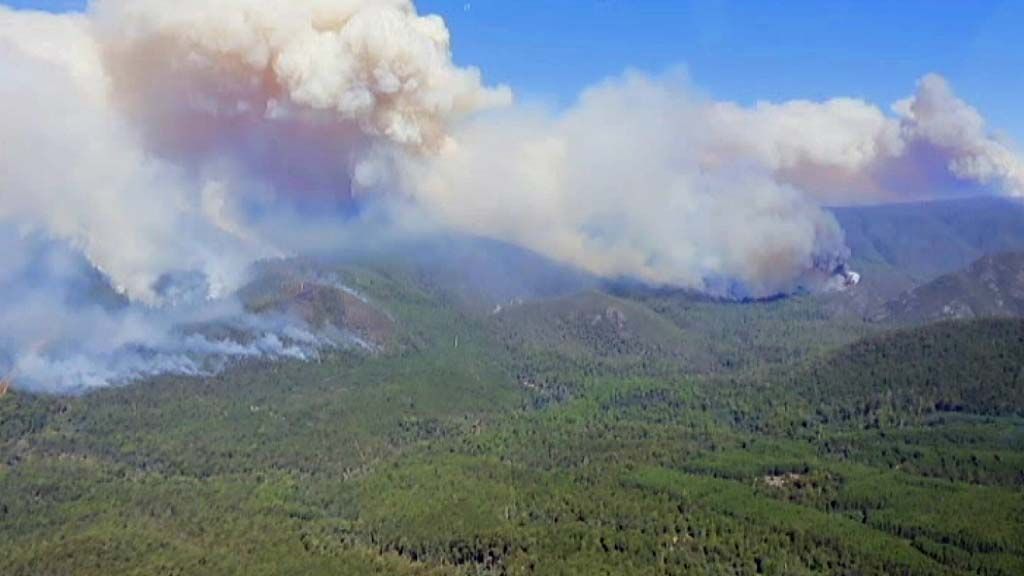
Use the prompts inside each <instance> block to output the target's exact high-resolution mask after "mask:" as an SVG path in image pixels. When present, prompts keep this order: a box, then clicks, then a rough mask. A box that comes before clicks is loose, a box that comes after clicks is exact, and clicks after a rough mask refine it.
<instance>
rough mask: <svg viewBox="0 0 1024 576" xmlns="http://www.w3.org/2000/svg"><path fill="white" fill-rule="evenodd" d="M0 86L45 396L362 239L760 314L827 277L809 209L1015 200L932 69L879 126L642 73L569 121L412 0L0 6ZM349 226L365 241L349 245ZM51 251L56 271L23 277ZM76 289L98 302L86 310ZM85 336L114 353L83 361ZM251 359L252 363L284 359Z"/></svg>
mask: <svg viewBox="0 0 1024 576" xmlns="http://www.w3.org/2000/svg"><path fill="white" fill-rule="evenodd" d="M0 78H2V80H3V81H2V82H0V103H2V104H3V106H2V108H0V141H3V142H4V143H5V150H4V154H3V155H0V227H2V228H3V231H4V232H3V233H4V235H5V236H4V239H3V243H4V246H3V247H4V252H5V254H11V256H10V258H11V259H12V260H13V261H15V262H21V263H22V264H19V265H14V266H10V267H9V269H8V270H7V271H6V272H5V276H3V280H2V282H0V289H2V290H3V292H2V294H3V296H4V298H3V299H2V302H0V318H3V319H10V321H11V322H14V321H15V320H16V321H17V322H19V323H21V325H23V326H32V325H34V324H38V325H40V326H42V325H44V324H45V325H47V326H49V327H50V328H48V329H47V330H45V331H32V330H28V331H26V330H22V329H20V328H19V329H18V330H9V331H8V332H7V333H5V334H4V335H2V337H0V369H2V368H3V367H4V366H5V365H11V366H17V367H18V372H19V378H21V380H22V381H24V382H29V383H32V384H33V385H36V386H45V387H49V388H51V389H58V388H64V387H69V386H74V385H76V384H77V385H79V386H81V385H96V384H101V383H105V382H110V381H116V380H119V379H121V378H124V377H134V376H137V375H142V374H147V373H151V372H153V371H162V370H165V369H167V368H166V366H168V365H172V364H173V365H175V366H178V368H177V370H178V371H183V372H188V371H189V369H188V368H187V363H182V362H179V363H178V364H174V363H173V362H172V361H171V359H173V358H177V359H178V360H181V358H183V357H187V359H188V360H189V361H191V362H199V363H200V364H202V363H203V362H204V361H205V360H203V358H204V356H203V355H202V353H201V352H200V351H198V350H200V349H202V346H198V345H195V343H196V341H195V339H194V335H193V336H192V337H191V338H192V340H189V338H190V337H189V336H187V334H186V333H185V332H184V331H183V330H181V329H180V326H181V325H182V324H183V323H190V322H194V321H195V317H196V315H199V316H204V315H210V314H212V312H210V309H211V307H214V308H216V307H218V306H222V304H221V303H220V302H221V301H230V295H231V294H232V293H233V291H234V290H236V289H237V288H238V287H239V285H240V284H241V282H242V281H243V279H244V277H245V271H246V269H247V268H248V266H249V265H250V264H251V263H252V262H253V261H255V260H257V259H261V258H272V257H279V256H286V255H290V254H294V253H297V252H301V251H304V250H318V251H325V250H326V251H329V250H331V249H333V248H335V247H336V243H338V242H341V241H344V242H352V241H356V240H357V241H359V242H369V243H373V242H374V238H375V237H376V234H380V235H381V237H383V236H384V235H387V236H388V237H394V236H395V235H401V234H403V233H408V232H409V231H410V230H420V229H424V228H426V229H430V228H436V227H440V228H442V229H447V230H451V231H455V232H469V233H473V234H478V235H482V236H486V237H490V238H495V239H499V240H504V241H508V242H512V243H515V244H519V245H522V246H525V247H528V248H531V249H533V250H536V251H538V252H540V253H542V254H545V255H548V256H550V257H553V258H555V259H557V260H560V261H564V262H567V263H571V264H575V265H577V266H580V267H582V268H585V269H587V270H589V271H591V272H596V273H598V274H602V275H607V276H620V275H622V276H631V277H636V278H640V279H643V280H647V281H651V282H659V283H669V284H674V285H680V286H687V287H693V288H698V289H703V290H707V291H710V292H715V293H720V294H729V295H737V296H765V295H770V294H775V293H779V292H787V291H791V290H794V289H799V288H805V289H812V290H813V289H819V288H822V287H825V286H828V285H830V283H831V281H832V278H831V277H832V276H833V275H834V274H835V273H836V272H837V271H841V270H842V264H843V262H844V261H845V259H846V257H847V256H848V255H847V250H846V248H845V245H844V241H843V234H842V230H841V229H840V228H839V226H838V225H837V224H836V222H835V220H834V219H833V218H832V216H831V215H830V214H829V213H828V212H827V211H826V210H823V209H822V208H821V207H820V206H822V205H828V204H850V203H864V202H880V201H891V200H898V199H914V198H926V197H935V196H941V195H956V194H965V193H977V192H978V191H979V190H987V191H991V192H994V193H1000V194H1007V195H1016V196H1024V164H1022V161H1021V158H1020V156H1019V155H1017V154H1016V153H1015V152H1014V150H1013V149H1012V148H1011V147H1010V146H1009V145H1008V144H1006V143H1004V142H1001V141H999V140H998V139H996V138H994V137H993V136H992V135H991V134H990V132H989V130H988V129H987V128H986V126H985V123H984V120H983V118H982V117H981V116H980V115H979V114H978V112H977V111H975V110H974V109H973V108H971V107H970V106H969V105H967V104H966V103H964V102H962V101H961V100H959V99H958V98H957V97H956V96H955V95H954V94H953V93H952V91H951V90H950V88H949V86H948V85H947V84H946V82H945V81H944V80H943V79H942V78H940V77H938V76H927V77H925V78H923V79H922V80H921V81H920V83H919V85H918V88H917V92H916V93H915V94H914V95H913V96H911V97H910V98H908V99H907V100H904V101H901V102H899V103H897V104H896V105H894V107H893V110H892V111H891V112H886V111H884V110H882V109H880V108H878V107H877V106H875V105H873V104H870V103H867V102H864V101H860V100H853V99H844V98H838V99H834V100H829V101H826V102H807V101H793V102H785V103H758V104H756V105H754V106H749V107H748V106H741V105H738V104H734V103H728V102H716V101H714V100H712V99H710V98H708V97H705V96H703V95H701V94H700V93H699V91H697V90H695V89H694V88H692V87H691V86H689V84H688V83H687V81H686V80H685V79H684V78H681V77H677V76H667V77H657V78H652V77H648V76H644V75H641V74H627V75H625V76H623V77H621V78H615V79H611V80H608V81H606V82H604V83H602V84H600V85H598V86H595V87H593V88H591V89H589V90H587V91H586V92H585V93H584V94H583V95H582V96H581V98H580V100H579V101H578V102H577V103H576V104H575V105H573V106H571V107H569V108H568V109H566V110H561V111H548V110H544V109H539V108H531V107H529V106H523V105H520V106H513V105H512V103H511V100H512V98H511V93H510V91H509V90H508V89H507V88H504V87H499V88H488V87H486V86H484V84H483V83H482V81H481V78H480V74H479V72H478V71H476V70H475V69H469V68H460V67H457V66H455V65H454V64H453V63H452V59H451V53H450V39H449V35H448V31H447V29H446V27H445V24H444V22H443V21H441V20H440V19H439V18H437V17H432V16H422V15H419V14H418V13H417V11H416V9H415V7H414V5H413V4H412V2H411V1H410V0H312V1H307V2H292V1H289V0H180V1H176V2H166V1H165V0H98V1H96V2H95V3H94V4H93V5H92V6H91V7H90V10H89V12H88V13H87V14H86V15H73V16H69V15H61V16H56V15H49V14H41V13H30V12H17V11H12V10H10V9H7V8H3V7H0ZM368 214H372V215H374V216H373V217H374V218H380V215H381V214H383V215H384V217H383V218H382V220H384V221H385V222H386V223H387V227H386V228H382V227H380V226H373V227H367V226H365V225H364V226H362V227H360V228H359V233H346V232H345V230H346V229H347V228H352V227H354V226H355V224H354V222H356V221H364V222H365V220H366V218H367V217H368V216H367V215H368ZM368 229H373V230H375V233H374V234H371V235H367V234H365V231H366V230H368ZM57 253H59V254H62V255H63V256H62V257H61V258H60V259H59V260H60V261H62V262H63V261H69V262H75V263H76V264H75V266H74V267H73V271H74V273H73V274H72V273H65V272H66V271H65V272H60V273H57V272H53V271H49V272H46V273H45V274H43V273H41V272H39V270H41V268H39V266H42V265H41V264H39V263H38V262H39V261H46V262H50V261H51V260H52V254H57ZM62 269H63V268H62ZM83 283H84V284H83ZM93 284H96V285H98V286H104V287H105V288H104V290H106V291H107V292H106V293H107V296H108V297H109V296H110V294H113V295H115V296H116V298H114V300H116V302H113V303H107V304H104V305H100V304H97V303H95V302H91V301H90V300H88V298H86V299H84V300H83V296H82V286H83V285H88V286H92V285H93ZM111 288H112V290H111ZM183 290H184V292H185V293H186V294H187V295H188V297H187V298H185V299H184V303H183V301H182V298H180V295H181V293H182V291H183ZM99 292H103V290H100V291H99ZM44 310H48V312H46V313H45V314H44V312H43V311H44ZM222 312H224V310H218V311H217V314H218V315H219V317H232V318H235V319H236V321H249V320H245V319H239V318H241V317H239V316H238V315H237V314H231V313H225V314H221V313H222ZM15 315H16V316H15ZM55 319H56V320H60V321H56V320H55ZM280 329H283V328H282V327H281V326H277V327H275V329H274V330H269V329H268V330H265V331H263V332H264V333H265V335H267V337H268V338H270V337H271V336H273V337H274V338H279V340H280V338H281V335H280V334H279V332H280ZM98 330H103V331H104V332H106V333H114V334H118V335H119V337H118V338H113V339H109V342H108V343H106V344H104V346H103V347H101V348H96V347H95V345H94V344H92V343H90V342H89V339H90V338H89V335H90V334H93V333H96V331H98ZM259 331H260V330H257V332H259ZM301 339H302V338H292V341H298V340H301ZM189 342H192V344H189ZM280 342H284V340H280ZM236 344H238V343H237V342H236ZM264 344H265V345H264V346H262V347H260V346H257V347H255V348H251V351H252V353H253V354H262V353H268V354H278V355H288V354H287V345H286V344H282V348H281V349H280V350H278V351H276V352H270V350H271V349H273V348H274V346H273V345H272V342H269V341H268V342H265V343H264ZM189 346H191V348H189ZM222 348H223V346H222ZM229 348H230V346H229ZM140 350H144V351H145V354H141V353H138V352H139V351H140ZM182 350H185V351H186V352H187V354H186V355H185V356H180V355H179V356H175V355H174V354H176V353H177V352H180V351H182ZM128 352H133V353H134V355H132V354H129V353H128ZM221 352H223V350H222V351H221ZM210 357H213V355H211V356H210ZM126 358H127V359H126Z"/></svg>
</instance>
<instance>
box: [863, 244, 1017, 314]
mask: <svg viewBox="0 0 1024 576" xmlns="http://www.w3.org/2000/svg"><path fill="white" fill-rule="evenodd" d="M1022 316H1024V252H1008V253H1001V254H995V255H990V256H985V257H983V258H981V259H979V260H977V261H975V262H974V263H972V264H971V265H970V266H968V267H967V268H965V269H964V270H961V271H959V272H954V273H952V274H947V275H944V276H940V277H939V278H937V279H935V280H932V281H931V282H928V283H927V284H924V285H923V286H919V287H917V288H914V289H913V290H910V291H908V292H905V293H904V294H903V295H901V296H900V297H899V298H897V299H895V300H893V301H891V302H889V303H888V304H886V305H885V307H884V308H883V309H882V310H881V311H880V312H879V317H880V318H882V319H891V320H894V321H896V322H898V323H902V324H908V323H915V324H920V323H926V322H934V321H937V320H948V319H965V318H984V317H1022Z"/></svg>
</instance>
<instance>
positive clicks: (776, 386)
mask: <svg viewBox="0 0 1024 576" xmlns="http://www.w3.org/2000/svg"><path fill="white" fill-rule="evenodd" d="M319 273H323V274H327V273H329V274H330V275H331V277H332V278H336V279H337V280H338V282H339V283H340V284H341V285H344V286H345V287H347V289H348V290H350V291H351V293H356V294H358V295H359V296H360V298H362V299H361V300H358V301H353V300H351V298H352V294H351V293H350V292H346V291H339V290H329V289H312V292H308V290H311V289H310V288H308V287H307V286H305V285H304V284H303V280H301V279H300V280H299V283H300V286H299V289H298V290H295V289H294V288H295V287H294V286H293V281H294V280H295V278H297V277H301V274H299V273H298V272H296V269H294V268H292V269H289V270H288V274H286V275H285V276H284V277H283V278H284V279H281V278H280V277H279V282H278V283H277V284H276V286H277V288H273V286H275V285H274V284H273V283H271V284H268V285H264V286H263V288H264V290H263V291H256V292H253V293H252V294H250V296H251V302H253V305H254V306H255V305H257V304H259V303H262V304H260V305H262V306H271V307H282V306H283V307H297V308H296V309H297V310H298V311H299V312H301V313H305V314H308V315H310V318H311V319H324V320H325V321H327V320H330V319H331V318H334V319H335V321H355V324H354V326H355V329H357V330H363V331H367V330H371V329H373V330H372V333H373V335H374V338H376V339H377V340H375V341H377V342H379V343H380V347H379V348H378V349H376V350H375V351H372V352H366V351H364V350H359V349H339V350H337V351H335V352H332V353H325V354H323V355H322V357H321V358H320V360H319V361H316V362H297V361H296V362H278V363H264V362H246V363H240V364H238V365H236V366H234V367H233V368H231V369H229V370H227V371H225V372H224V373H222V374H220V375H218V376H215V377H208V378H181V377H161V378H156V379H152V380H150V381H147V382H141V383H137V384H134V385H130V386H126V387H122V388H116V389H109V390H105V391H102V392H97V393H93V394H88V395H85V396H81V397H48V396H33V395H28V394H25V393H22V392H17V391H15V392H11V393H8V394H7V395H5V396H3V397H0V536H2V539H0V573H3V574H5V575H7V574H10V575H32V576H37V575H42V574H71V573H73V574H81V575H90V574H96V575H104V576H105V575H109V574H211V575H222V574H280V573H302V574H353V575H357V574H358V575H362V574H461V575H469V574H494V575H497V574H587V575H592V574H616V575H617V574H638V575H639V574H645V575H646V574H686V573H708V574H822V573H826V574H1007V575H1011V574H1020V573H1022V572H1024V523H1022V522H1021V518H1024V492H1022V490H1024V396H1022V393H1021V391H1022V390H1024V380H1022V379H1024V373H1022V368H1021V367H1022V366H1024V322H1021V321H1016V320H976V321H953V322H947V323H942V324H937V325H932V326H926V327H922V328H911V329H904V330H900V331H890V328H889V327H888V325H887V324H879V323H873V322H868V321H862V320H857V319H850V318H846V319H837V318H835V317H834V316H833V315H832V314H831V313H830V311H829V307H828V305H827V303H823V302H822V301H821V300H820V299H818V298H815V297H810V296H808V297H801V298H794V299H788V300H778V301H774V302H752V303H734V302H724V301H717V300H713V299H707V298H702V297H697V296H695V295H693V294H688V293H679V292H671V291H669V292H666V291H642V290H636V291H632V292H630V291H628V290H627V291H623V290H618V291H616V293H615V295H610V294H607V293H604V292H600V291H590V292H582V293H579V294H577V295H563V296H560V297H558V298H556V299H547V298H544V299H529V298H526V299H520V298H513V299H512V300H510V301H506V302H505V303H504V304H503V305H501V306H500V307H495V308H489V307H488V308H484V307H483V306H482V304H481V302H482V301H481V299H480V298H479V297H478V295H479V292H477V293H476V295H474V296H472V297H470V296H466V293H465V292H464V291H462V289H461V288H459V287H458V286H444V285H442V284H441V283H439V282H436V281H427V280H425V279H424V276H423V274H422V272H421V271H420V272H417V271H415V270H414V271H410V270H408V269H407V268H403V267H401V266H397V267H395V266H391V267H369V266H343V267H338V268H334V269H331V270H327V271H325V270H320V271H319ZM295 274H298V276H295ZM282 287H284V288H282ZM275 290H278V292H277V293H279V294H281V295H282V296H281V297H270V296H271V295H273V294H274V293H275ZM380 326H385V327H386V330H385V329H379V330H378V329H376V328H379V327H380ZM361 333H362V332H361Z"/></svg>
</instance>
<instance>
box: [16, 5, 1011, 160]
mask: <svg viewBox="0 0 1024 576" xmlns="http://www.w3.org/2000/svg"><path fill="white" fill-rule="evenodd" d="M0 2H3V3H6V4H9V5H13V6H16V7H29V8H37V9H45V10H74V9H82V8H83V6H84V4H85V2H83V1H81V0H35V1H33V0H13V1H11V0H0ZM417 6H418V7H419V9H420V11H421V12H424V13H436V14H441V15H442V16H444V18H445V20H446V21H447V22H448V25H449V27H450V28H451V30H452V35H453V42H454V44H455V49H454V51H455V58H456V61H457V62H459V63H460V64H472V65H475V66H479V67H480V68H481V69H482V70H483V72H484V76H485V78H486V79H487V81H488V82H492V83H494V82H503V83H507V84H510V85H511V86H512V87H513V88H515V89H516V91H517V92H519V93H520V94H525V95H526V96H528V97H530V98H540V99H545V100H551V101H554V102H557V103H561V104H565V103H568V102H571V101H572V99H573V98H574V97H575V96H576V94H578V92H579V91H580V89H582V88H584V87H586V86H587V85H590V84H592V83H594V82H596V81H599V80H601V79H602V78H605V77H607V76H610V75H615V74H619V73H621V72H622V71H623V70H625V69H627V68H635V69H640V70H645V71H650V72H654V73H657V72H662V71H665V70H668V69H671V68H673V67H679V66H682V67H685V68H686V69H687V70H688V71H689V73H690V76H691V78H692V79H693V81H694V83H695V84H697V85H698V86H699V87H700V88H702V89H703V90H705V91H706V92H708V93H710V94H712V95H713V96H714V97H716V98H719V99H726V100H736V101H739V102H743V103H750V102H754V101H756V100H759V99H760V100H786V99H792V98H810V99H823V98H828V97H832V96H853V97H861V98H865V99H867V100H870V101H872V102H876V103H878V104H881V105H884V106H885V105H888V104H891V103H892V102H893V101H895V100H897V99H899V98H902V97H904V96H907V95H909V94H910V93H911V92H912V91H913V89H914V82H915V80H916V79H917V78H919V77H920V76H922V75H923V74H925V73H927V72H937V73H939V74H942V75H944V76H946V77H947V78H948V79H949V80H950V81H951V82H952V83H953V86H954V88H955V89H956V90H957V92H958V93H959V94H960V95H961V96H962V97H963V98H964V99H965V100H967V101H968V102H970V103H972V104H974V105H975V106H976V107H977V108H979V109H980V110H981V111H982V112H983V113H984V114H985V115H986V116H987V117H988V118H989V120H990V123H991V125H992V127H993V128H995V129H996V130H998V131H1001V132H1004V133H1006V134H1008V135H1009V136H1011V137H1012V138H1013V139H1014V140H1016V142H1017V143H1018V144H1024V112H1021V106H1020V103H1021V102H1024V34H1022V31H1024V2H1021V1H1019V0H992V1H986V0H897V1H891V0H890V1H880V0H833V1H827V2H826V1H812V0H758V1H754V0H751V1H731V2H727V1H724V0H700V1H697V0H633V1H628V0H419V1H418V2H417Z"/></svg>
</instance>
